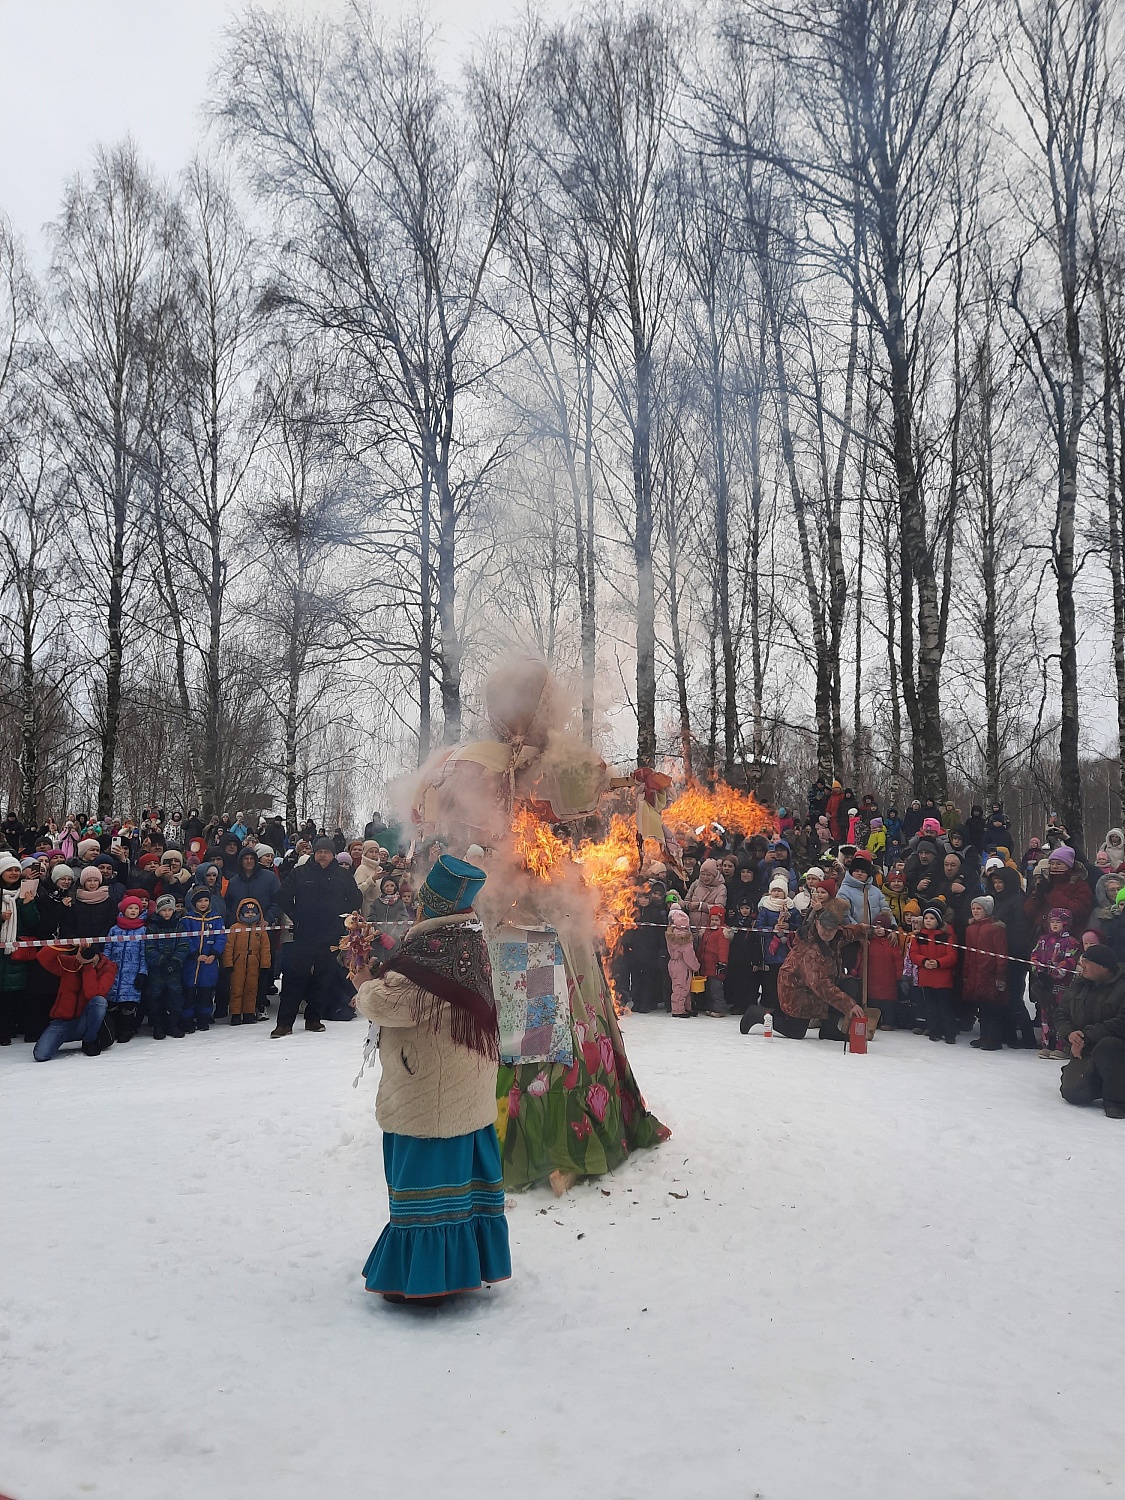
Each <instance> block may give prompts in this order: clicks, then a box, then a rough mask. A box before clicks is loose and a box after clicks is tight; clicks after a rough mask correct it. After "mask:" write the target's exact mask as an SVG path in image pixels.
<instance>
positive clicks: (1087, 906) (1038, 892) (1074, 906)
mask: <svg viewBox="0 0 1125 1500" xmlns="http://www.w3.org/2000/svg"><path fill="white" fill-rule="evenodd" d="M1059 906H1065V907H1066V909H1067V911H1068V912H1069V913H1070V931H1071V932H1081V931H1082V929H1083V927H1084V926H1085V925H1086V919H1087V917H1088V916H1089V915H1090V913H1091V911H1093V909H1094V892H1093V891H1092V890H1091V888H1090V883H1089V881H1088V880H1087V879H1086V867H1085V865H1083V864H1082V863H1081V862H1080V861H1079V860H1078V859H1077V857H1076V855H1075V853H1074V850H1073V849H1072V848H1070V846H1069V845H1068V844H1060V846H1059V847H1058V848H1057V849H1052V850H1051V851H1050V854H1049V856H1048V860H1047V869H1046V872H1045V873H1044V874H1042V875H1038V874H1037V875H1036V877H1035V879H1034V880H1033V881H1032V883H1031V888H1030V890H1029V891H1028V893H1027V899H1026V901H1025V902H1024V910H1025V911H1026V912H1027V915H1028V916H1029V917H1030V918H1031V920H1032V921H1033V922H1034V923H1035V927H1036V930H1037V931H1038V932H1039V934H1040V935H1042V934H1043V933H1045V932H1046V931H1047V922H1048V916H1049V913H1050V911H1051V909H1052V908H1053V907H1059Z"/></svg>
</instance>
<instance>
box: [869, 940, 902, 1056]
mask: <svg viewBox="0 0 1125 1500" xmlns="http://www.w3.org/2000/svg"><path fill="white" fill-rule="evenodd" d="M874 925H875V932H874V935H873V936H872V937H871V939H870V941H869V942H868V944H867V1003H868V1004H869V1005H873V1006H876V1007H878V1009H879V1012H880V1015H879V1026H880V1028H881V1029H882V1030H884V1031H894V1029H895V1027H896V1026H897V1025H898V1007H899V1000H900V998H901V996H900V993H899V981H900V980H901V979H902V959H903V951H902V942H901V941H900V939H899V935H898V933H897V932H896V931H895V923H894V918H893V917H892V916H891V914H890V912H889V911H881V912H879V913H878V915H877V916H876V918H875V924H874Z"/></svg>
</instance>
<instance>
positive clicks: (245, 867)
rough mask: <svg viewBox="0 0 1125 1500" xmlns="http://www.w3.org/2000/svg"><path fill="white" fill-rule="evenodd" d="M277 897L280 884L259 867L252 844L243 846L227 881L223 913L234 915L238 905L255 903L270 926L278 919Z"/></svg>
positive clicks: (262, 866)
mask: <svg viewBox="0 0 1125 1500" xmlns="http://www.w3.org/2000/svg"><path fill="white" fill-rule="evenodd" d="M271 847H272V846H271ZM280 895H281V881H280V880H279V879H278V877H277V872H276V871H274V870H269V869H267V868H266V866H265V865H263V864H260V863H259V860H258V851H257V849H256V848H255V846H254V845H253V844H247V845H246V847H245V848H244V849H242V850H241V851H240V853H239V856H238V868H237V869H236V870H235V872H234V874H233V875H230V876H229V878H228V881H227V893H226V898H225V899H226V905H227V911H228V912H235V911H237V910H238V903H239V902H240V901H256V902H257V903H258V905H259V906H260V907H261V909H262V915H263V917H264V919H265V921H266V924H267V925H268V926H272V925H273V924H274V923H275V922H276V921H277V920H278V917H279V916H280V908H279V906H278V904H277V903H278V898H279V897H280Z"/></svg>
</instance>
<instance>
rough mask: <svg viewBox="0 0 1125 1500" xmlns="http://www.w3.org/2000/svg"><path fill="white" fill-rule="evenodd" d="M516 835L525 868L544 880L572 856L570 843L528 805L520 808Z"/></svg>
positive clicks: (514, 819) (513, 821) (514, 822)
mask: <svg viewBox="0 0 1125 1500" xmlns="http://www.w3.org/2000/svg"><path fill="white" fill-rule="evenodd" d="M512 837H513V840H514V841H515V846H516V853H517V854H518V855H519V857H520V859H522V860H523V863H524V867H525V869H527V870H530V872H531V873H532V875H538V877H539V879H540V880H550V878H551V876H552V875H553V874H554V872H555V871H556V870H557V869H558V868H559V866H560V865H561V864H562V863H563V861H564V860H567V859H569V858H570V845H569V844H568V843H567V842H566V841H565V839H560V838H559V836H558V834H557V833H555V831H554V829H552V828H549V827H548V826H547V824H546V823H543V822H541V821H540V820H539V818H537V817H536V815H535V813H534V812H533V811H532V810H531V808H530V807H527V806H526V805H524V806H520V807H518V808H517V809H516V814H515V817H513V819H512Z"/></svg>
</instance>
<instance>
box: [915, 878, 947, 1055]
mask: <svg viewBox="0 0 1125 1500" xmlns="http://www.w3.org/2000/svg"><path fill="white" fill-rule="evenodd" d="M907 952H908V954H909V956H910V961H911V962H912V963H913V964H914V965H915V967H916V968H917V970H918V987H919V989H920V990H921V991H922V1003H923V1005H924V1007H925V1012H926V1023H927V1031H928V1033H929V1038H930V1041H931V1042H940V1041H942V1040H943V1039H944V1040H945V1041H946V1042H948V1043H949V1045H950V1046H951V1047H952V1046H953V1044H954V1043H955V1042H956V1040H957V1020H956V1017H955V1016H954V1014H953V1005H952V1003H951V1002H952V995H953V983H954V979H955V978H956V975H957V950H956V948H954V947H953V945H952V943H951V942H950V941H949V932H948V930H947V929H946V925H945V913H944V912H943V911H942V909H941V907H940V906H927V907H926V909H925V910H924V911H923V913H922V931H921V932H916V933H915V934H914V936H913V937H912V938H911V939H910V947H909V949H908V950H907Z"/></svg>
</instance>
